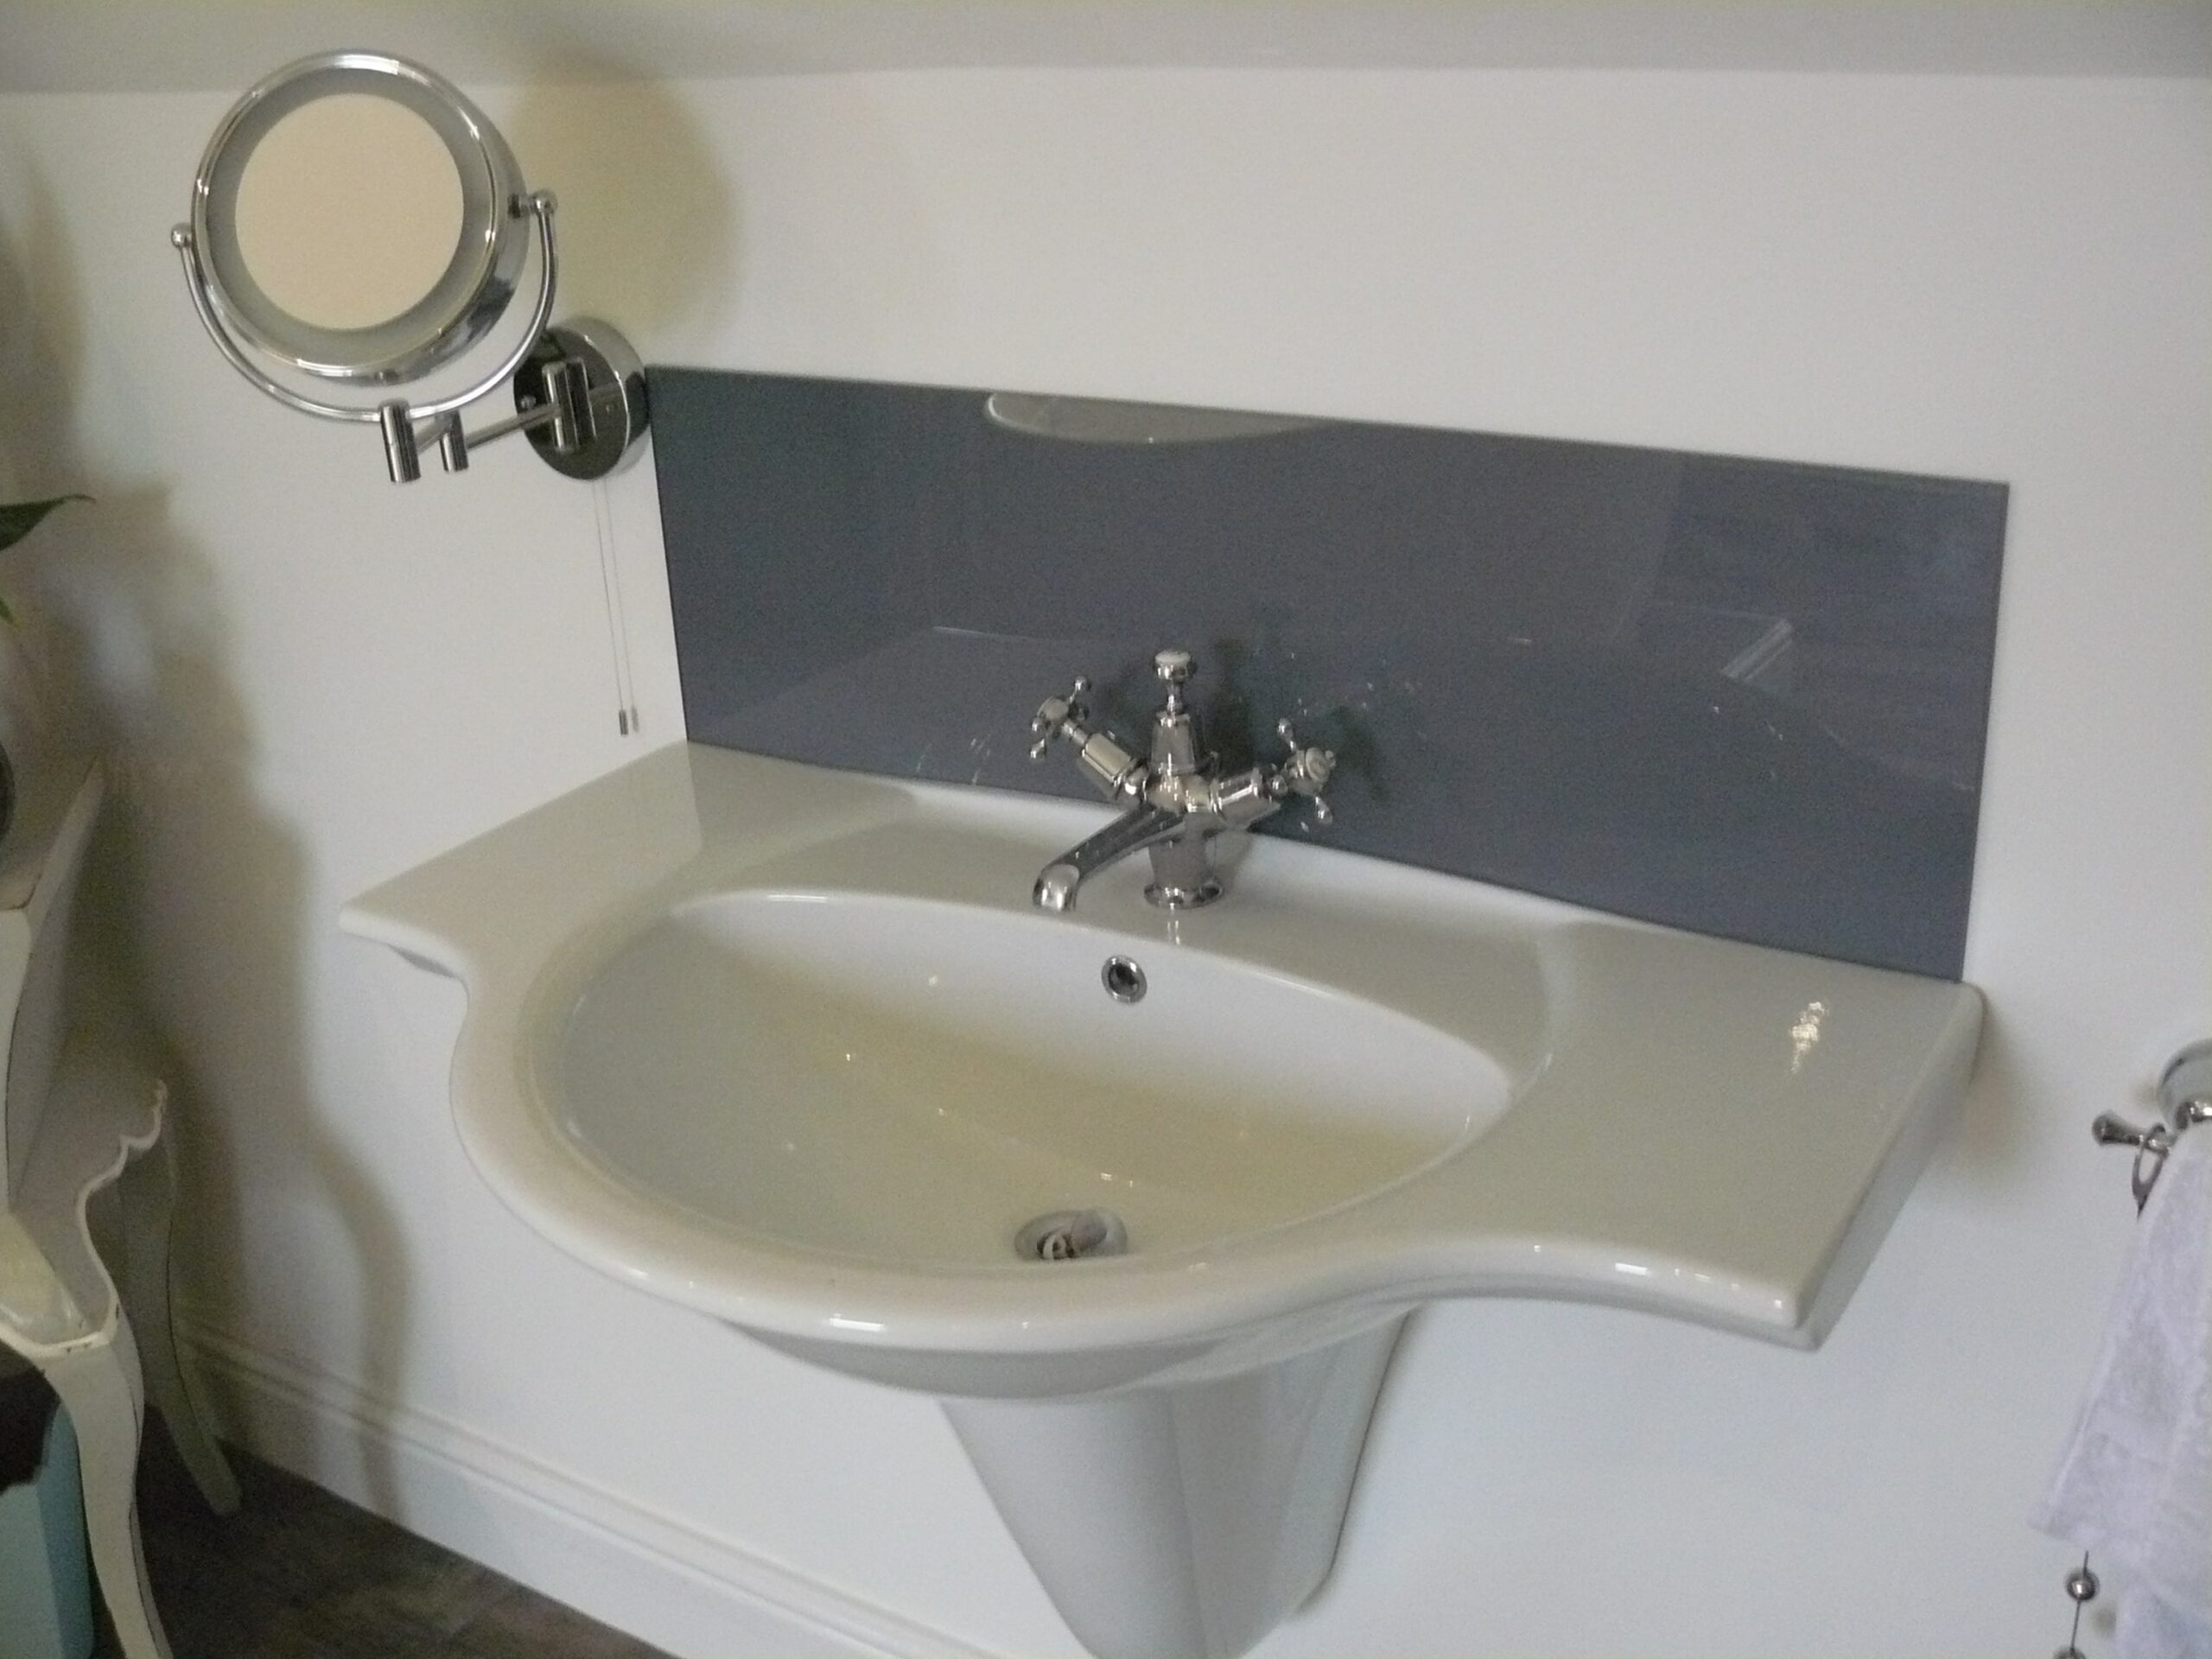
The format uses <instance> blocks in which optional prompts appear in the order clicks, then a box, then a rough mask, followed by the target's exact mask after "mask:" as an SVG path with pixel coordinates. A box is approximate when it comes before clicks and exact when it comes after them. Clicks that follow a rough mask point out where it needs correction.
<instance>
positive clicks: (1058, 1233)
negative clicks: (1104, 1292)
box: [1014, 1210, 1129, 1262]
mask: <svg viewBox="0 0 2212 1659" xmlns="http://www.w3.org/2000/svg"><path fill="white" fill-rule="evenodd" d="M1128 1248H1129V1230H1128V1228H1127V1227H1126V1226H1124V1225H1123V1224H1122V1218H1121V1217H1119V1216H1117V1215H1116V1214H1115V1213H1114V1212H1113V1211H1111V1210H1055V1211H1052V1213H1051V1214H1050V1215H1045V1216H1039V1217H1037V1219H1036V1220H1034V1221H1033V1222H1031V1223H1029V1224H1028V1225H1027V1226H1026V1227H1024V1228H1023V1229H1022V1230H1020V1232H1018V1233H1016V1234H1015V1235H1014V1254H1015V1255H1019V1256H1020V1257H1021V1258H1022V1259H1023V1260H1025V1261H1029V1262H1080V1261H1083V1260H1084V1259H1085V1258H1086V1257H1089V1256H1094V1255H1121V1254H1122V1251H1124V1250H1126V1249H1128Z"/></svg>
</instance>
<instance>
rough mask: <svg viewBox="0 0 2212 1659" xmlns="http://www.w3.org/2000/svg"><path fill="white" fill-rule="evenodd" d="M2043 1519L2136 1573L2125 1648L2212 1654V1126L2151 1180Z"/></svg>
mask: <svg viewBox="0 0 2212 1659" xmlns="http://www.w3.org/2000/svg"><path fill="white" fill-rule="evenodd" d="M2035 1524H2036V1525H2037V1527H2039V1528H2041V1529H2043V1530H2044V1531H2045V1532H2049V1533H2052V1534H2055V1535H2056V1536H2058V1537H2061V1538H2064V1539H2068V1540H2069V1541H2072V1542H2074V1543H2076V1544H2079V1545H2080V1546H2082V1548H2084V1549H2086V1550H2088V1551H2090V1552H2091V1553H2092V1554H2094V1557H2095V1564H2096V1565H2097V1566H2098V1567H2108V1568H2113V1569H2116V1571H2117V1573H2118V1574H2119V1576H2120V1578H2121V1579H2122V1580H2124V1583H2123V1585H2122V1588H2121V1592H2120V1623H2119V1627H2118V1630H2116V1632H2115V1637H2116V1644H2117V1646H2118V1648H2119V1650H2120V1655H2121V1659H2212V1124H2207V1125H2204V1126H2202V1127H2200V1128H2193V1129H2191V1130H2190V1131H2189V1132H2188V1133H2186V1134H2184V1135H2182V1136H2180V1137H2179V1139H2178V1140H2177V1141H2176V1143H2175V1146H2174V1149H2173V1151H2172V1153H2171V1154H2169V1155H2168V1157H2167V1159H2166V1165H2165V1168H2164V1170H2162V1171H2161V1172H2160V1173H2159V1175H2158V1184H2157V1185H2155V1186H2153V1187H2152V1191H2151V1202H2150V1203H2149V1204H2148V1205H2146V1206H2145V1209H2144V1211H2143V1216H2142V1218H2141V1219H2140V1220H2139V1222H2138V1223H2137V1224H2136V1227H2135V1239H2134V1243H2133V1247H2132V1248H2131V1249H2130V1250H2129V1252H2128V1258H2127V1267H2126V1272H2125V1273H2124V1274H2123V1275H2122V1277H2121V1281H2120V1295H2119V1299H2118V1300H2117V1301H2115V1303H2114V1304H2113V1310H2112V1315H2111V1319H2110V1322H2109V1323H2108V1324H2107V1325H2106V1327H2105V1339H2104V1347H2103V1349H2102V1351H2101V1352H2100V1353H2099V1354H2098V1356H2097V1366H2096V1370H2095V1371H2094V1374H2093V1375H2092V1376H2091V1378H2090V1381H2089V1391H2088V1398H2087V1399H2086V1400H2085V1401H2084V1402H2082V1417H2081V1421H2079V1422H2078V1423H2077V1424H2076V1425H2075V1429H2074V1439H2073V1442H2072V1444H2071V1445H2069V1446H2068V1447H2067V1449H2066V1455H2065V1457H2064V1458H2063V1459H2062V1460H2061V1462H2060V1464H2059V1466H2058V1473H2057V1474H2056V1477H2055V1478H2053V1479H2052V1481H2051V1484H2050V1491H2048V1492H2047V1493H2045V1494H2044V1500H2043V1503H2042V1505H2041V1506H2040V1508H2039V1509H2038V1510H2037V1512H2036V1516H2035Z"/></svg>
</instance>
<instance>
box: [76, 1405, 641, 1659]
mask: <svg viewBox="0 0 2212 1659" xmlns="http://www.w3.org/2000/svg"><path fill="white" fill-rule="evenodd" d="M157 1422H158V1420H157V1419H156V1418H154V1417H153V1415H152V1414H150V1413H149V1414H148V1422H147V1434H146V1442H147V1443H146V1454H145V1458H144V1461H143V1465H142V1467H141V1473H140V1478H139V1483H138V1487H139V1512H140V1513H139V1521H140V1525H141V1526H142V1527H143V1529H144V1531H145V1535H146V1564H147V1572H148V1573H149V1576H150V1577H151V1578H152V1580H153V1584H154V1594H155V1597H156V1599H157V1600H158V1602H159V1603H160V1605H161V1610H162V1620H163V1622H164V1623H165V1624H167V1625H168V1635H169V1642H170V1644H171V1645H172V1646H173V1647H174V1648H175V1650H176V1659H662V1656H661V1655H660V1654H659V1651H658V1649H654V1648H649V1647H647V1646H645V1643H642V1642H636V1641H632V1639H631V1638H630V1637H626V1636H622V1635H620V1634H618V1633H617V1632H615V1631H613V1630H609V1629H607V1627H606V1626H605V1625H604V1624H594V1623H593V1622H592V1621H591V1620H590V1619H588V1618H584V1617H583V1616H582V1614H579V1613H575V1612H571V1611H569V1609H567V1608H566V1607H563V1606H562V1605H560V1604H559V1603H557V1602H552V1601H548V1600H547V1599H545V1598H544V1597H543V1596H539V1595H535V1594H533V1593H532V1592H530V1591H528V1590H525V1589H524V1588H523V1587H522V1586H520V1585H518V1584H516V1583H514V1582H513V1581H512V1580H508V1579H504V1578H501V1577H500V1576H499V1574H498V1573H493V1572H492V1571H490V1570H489V1569H487V1568H485V1567H478V1566H477V1565H476V1564H475V1563H474V1562H473V1561H467V1560H462V1559H461V1557H460V1556H458V1555H454V1554H449V1553H448V1552H447V1551H445V1550H442V1549H440V1548H438V1547H437V1546H436V1545H435V1544H429V1543H425V1542H424V1541H423V1540H422V1539H420V1538H417V1537H416V1536H414V1535H412V1534H411V1533H407V1532H403V1531H402V1530H400V1529H398V1528H397V1527H395V1526H393V1525H391V1523H390V1522H386V1521H380V1520H378V1518H377V1517H376V1516H372V1515H371V1514H369V1513H368V1512H367V1511H366V1510H358V1509H355V1508H354V1507H353V1505H352V1504H350V1503H345V1502H344V1501H342V1500H341V1499H339V1498H335V1497H332V1496H331V1495H330V1494H329V1493H327V1492H326V1491H322V1490H321V1488H320V1487H316V1486H311V1485H309V1484H308V1483H307V1482H305V1481H303V1480H298V1479H296V1478H293V1477H292V1476H290V1475H288V1474H286V1473H284V1472H283V1471H281V1470H278V1469H275V1468H272V1467H270V1465H267V1464H265V1463H260V1462H257V1461H255V1460H254V1459H251V1458H247V1457H244V1456H241V1455H240V1454H239V1453H238V1452H232V1454H231V1455H232V1463H233V1465H234V1466H235V1467H236V1468H237V1470H238V1481H239V1484H241V1485H242V1486H244V1488H245V1503H243V1504H242V1505H240V1506H239V1510H238V1513H237V1514H236V1515H234V1516H230V1517H229V1518H228V1519H218V1518H217V1517H216V1516H213V1515H212V1514H210V1513H209V1512H208V1510H207V1505H206V1504H204V1503H201V1502H200V1494H199V1491H198V1490H197V1489H196V1488H195V1487H194V1485H193V1484H192V1481H191V1478H190V1477H189V1476H188V1475H187V1474H186V1473H185V1472H184V1468H183V1465H181V1464H180V1463H179V1462H178V1461H177V1458H176V1454H175V1452H172V1451H171V1450H170V1449H169V1446H168V1440H166V1439H165V1438H164V1437H163V1435H162V1433H161V1430H160V1429H159V1427H157V1426H156V1425H157ZM117 1654H118V1649H116V1647H115V1645H114V1641H113V1637H111V1636H105V1635H104V1637H103V1639H102V1642H101V1644H100V1646H99V1648H98V1649H96V1650H95V1659H117Z"/></svg>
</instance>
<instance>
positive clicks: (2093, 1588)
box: [2051, 1555, 2097, 1659]
mask: <svg viewBox="0 0 2212 1659" xmlns="http://www.w3.org/2000/svg"><path fill="white" fill-rule="evenodd" d="M2066 1597H2067V1599H2068V1600H2069V1601H2071V1602H2072V1603H2073V1604H2074V1624H2073V1628H2072V1629H2070V1630H2068V1631H2067V1633H2066V1645H2065V1646H2064V1647H2063V1648H2061V1649H2059V1650H2058V1651H2057V1652H2056V1653H2055V1654H2053V1655H2052V1656H2051V1659H2084V1656H2083V1654H2082V1608H2084V1607H2086V1606H2088V1605H2089V1603H2091V1602H2093V1601H2094V1600H2095V1599H2097V1575H2096V1574H2095V1573H2092V1572H2090V1571H2089V1558H2088V1556H2087V1555H2084V1556H2083V1557H2082V1565H2081V1566H2079V1567H2075V1569H2074V1570H2073V1571H2072V1572H2071V1573H2068V1574H2067V1575H2066Z"/></svg>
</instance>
